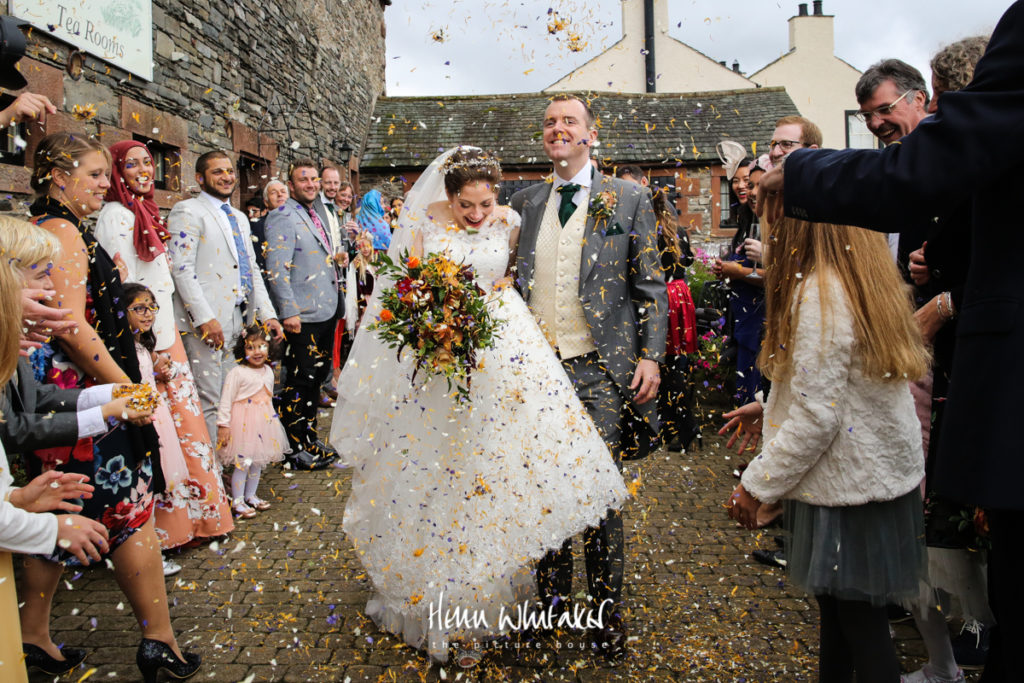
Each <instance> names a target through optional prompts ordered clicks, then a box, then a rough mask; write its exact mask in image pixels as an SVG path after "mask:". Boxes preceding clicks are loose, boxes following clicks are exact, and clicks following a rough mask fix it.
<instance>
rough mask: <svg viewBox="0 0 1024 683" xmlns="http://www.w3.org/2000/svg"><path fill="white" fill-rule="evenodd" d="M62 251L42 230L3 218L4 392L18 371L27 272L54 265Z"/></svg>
mask: <svg viewBox="0 0 1024 683" xmlns="http://www.w3.org/2000/svg"><path fill="white" fill-rule="evenodd" d="M59 251H60V244H59V242H57V239H56V238H55V237H53V236H52V235H51V234H50V233H48V232H47V231H45V230H43V229H42V228H37V227H36V226H34V225H32V224H31V223H29V222H27V221H23V220H19V219H17V218H11V217H10V216H0V388H2V387H3V386H4V385H5V384H7V382H8V381H10V379H11V376H12V375H14V371H15V370H16V369H17V367H18V340H19V339H20V337H21V334H22V322H21V320H22V316H23V313H22V308H21V290H22V288H23V287H24V286H25V275H24V271H25V270H27V269H29V268H31V267H32V266H35V265H39V264H41V263H48V262H52V261H53V260H54V259H55V258H56V257H57V253H58V252H59Z"/></svg>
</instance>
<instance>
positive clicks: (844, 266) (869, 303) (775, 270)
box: [758, 218, 929, 381]
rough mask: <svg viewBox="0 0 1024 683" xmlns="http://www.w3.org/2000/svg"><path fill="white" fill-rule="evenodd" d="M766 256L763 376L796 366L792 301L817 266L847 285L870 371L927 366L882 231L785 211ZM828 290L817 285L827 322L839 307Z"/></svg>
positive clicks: (881, 375)
mask: <svg viewBox="0 0 1024 683" xmlns="http://www.w3.org/2000/svg"><path fill="white" fill-rule="evenodd" d="M765 256H766V258H765V280H764V285H765V298H766V317H765V320H766V322H767V329H766V332H765V338H764V343H763V344H762V345H761V353H760V355H759V356H758V365H759V366H760V367H761V370H762V372H763V373H764V374H765V376H767V377H769V378H771V379H772V380H773V381H782V380H785V379H787V378H788V377H789V374H790V373H791V372H792V370H793V368H792V356H791V351H792V345H793V335H794V333H795V331H796V327H797V322H798V316H799V309H798V307H797V306H794V302H795V301H797V297H799V296H801V295H802V292H803V288H804V285H805V283H806V282H807V279H808V277H809V276H810V275H811V274H814V273H817V274H818V276H819V278H821V277H822V276H825V275H830V276H832V277H833V278H835V280H836V281H838V283H839V284H840V285H841V286H842V288H843V292H844V293H845V295H846V298H847V300H848V302H849V310H850V315H851V316H852V317H853V333H854V338H855V342H856V343H855V346H854V349H855V353H856V354H858V356H859V357H860V360H861V362H862V366H863V369H864V374H865V375H866V376H868V377H872V378H874V379H877V380H881V381H897V380H899V381H903V380H906V379H912V380H913V379H917V378H918V377H921V376H922V375H924V373H925V372H926V371H927V369H928V363H929V356H928V351H927V349H926V348H925V346H924V343H923V342H922V339H921V332H920V330H919V329H918V326H917V323H916V322H915V320H914V311H913V306H912V303H911V300H910V292H909V288H908V287H907V285H906V284H905V283H904V282H903V280H902V279H901V278H900V275H899V272H898V271H897V270H896V265H895V264H894V263H893V260H892V255H891V253H890V252H889V247H888V245H887V243H886V240H885V237H884V236H883V235H882V234H881V233H877V232H872V231H870V230H864V229H861V228H854V227H850V226H846V225H824V224H819V223H808V222H806V221H798V220H795V219H792V218H784V219H782V220H781V221H779V222H778V223H777V224H776V225H772V226H769V227H768V247H767V251H766V255H765ZM819 281H820V280H819ZM823 284H824V283H823ZM831 289H832V288H831V287H828V286H821V287H819V292H820V300H821V312H822V319H823V320H825V321H826V322H825V325H827V324H828V322H827V321H828V318H829V316H830V315H831V313H832V310H834V309H833V308H832V306H831ZM822 333H823V334H824V326H823V332H822Z"/></svg>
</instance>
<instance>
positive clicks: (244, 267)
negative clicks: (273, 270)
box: [220, 204, 252, 301]
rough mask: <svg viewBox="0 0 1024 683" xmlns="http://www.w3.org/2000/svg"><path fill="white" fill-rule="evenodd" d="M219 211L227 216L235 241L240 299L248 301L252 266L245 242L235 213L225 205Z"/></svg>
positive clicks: (250, 291)
mask: <svg viewBox="0 0 1024 683" xmlns="http://www.w3.org/2000/svg"><path fill="white" fill-rule="evenodd" d="M220 210H221V211H223V212H224V213H225V214H227V217H228V223H230V224H231V237H232V238H234V240H235V251H236V252H238V274H239V277H240V278H241V279H242V298H243V299H244V300H246V301H248V300H249V295H250V294H252V265H251V264H250V263H249V250H248V249H246V248H245V241H244V239H243V238H242V231H241V230H239V229H238V220H237V219H236V218H235V212H234V211H232V210H231V207H230V206H228V205H227V204H221V205H220Z"/></svg>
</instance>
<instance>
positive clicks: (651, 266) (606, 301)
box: [511, 171, 668, 436]
mask: <svg viewBox="0 0 1024 683" xmlns="http://www.w3.org/2000/svg"><path fill="white" fill-rule="evenodd" d="M592 181H593V182H592V183H591V186H590V198H591V201H593V198H594V196H595V195H596V194H597V193H599V192H613V193H614V194H615V195H616V197H617V198H618V199H617V202H616V205H615V211H614V214H613V215H612V217H611V219H601V220H595V219H594V218H593V217H591V216H588V217H587V225H586V228H585V230H584V233H583V257H582V259H581V260H580V282H579V296H580V302H581V303H582V304H583V313H584V316H585V317H586V320H587V326H588V327H589V328H590V333H591V335H592V336H593V338H594V343H595V345H596V346H597V353H598V356H599V357H600V358H601V362H602V364H603V365H604V367H605V368H606V369H607V370H608V373H609V374H610V375H611V377H612V379H613V380H614V381H615V383H616V385H617V386H618V387H619V390H620V391H621V392H622V395H623V397H625V398H627V399H628V398H630V397H632V395H633V391H631V390H630V389H629V385H630V383H631V382H632V381H633V373H634V372H635V371H636V366H637V362H638V361H639V360H640V359H642V358H649V359H651V360H654V361H657V362H659V363H660V362H663V361H664V359H665V336H666V334H667V332H668V319H667V316H668V297H667V294H666V292H665V278H664V274H663V272H662V268H661V262H660V260H659V258H658V235H657V229H656V227H655V218H654V209H653V207H652V206H651V195H650V192H649V191H648V190H647V189H646V188H643V187H641V186H640V185H637V184H636V183H631V182H628V181H625V180H620V179H618V178H611V177H608V176H605V175H602V174H601V173H599V172H596V171H595V172H594V175H593V177H592ZM551 187H552V184H551V183H539V184H537V185H532V186H530V187H527V188H526V189H523V190H520V191H519V192H517V193H516V194H514V195H513V196H512V199H511V205H512V208H513V209H515V210H516V211H517V212H518V213H519V215H520V216H521V217H522V220H523V222H522V227H521V228H520V233H519V253H518V258H517V261H516V266H517V271H518V272H517V276H516V282H517V285H518V287H519V291H520V292H522V295H523V298H524V299H525V300H526V301H527V303H529V301H530V295H531V294H532V287H533V265H534V257H535V250H536V246H537V234H538V232H539V230H540V223H541V220H543V217H544V210H545V208H546V206H547V202H548V197H549V196H550V195H551ZM657 403H658V402H657V401H656V400H652V401H648V402H647V403H645V404H643V405H640V406H637V405H635V404H632V403H631V402H629V405H630V406H631V407H632V409H633V410H634V411H635V412H636V413H637V414H638V415H639V416H640V417H641V418H642V419H643V423H644V425H645V426H646V427H647V431H648V432H649V433H650V435H651V436H654V435H656V434H657V431H658V426H657V425H658V416H657Z"/></svg>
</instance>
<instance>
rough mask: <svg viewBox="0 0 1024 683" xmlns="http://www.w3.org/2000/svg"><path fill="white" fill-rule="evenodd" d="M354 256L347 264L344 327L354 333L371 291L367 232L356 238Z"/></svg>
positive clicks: (372, 273) (370, 240) (373, 270)
mask: <svg viewBox="0 0 1024 683" xmlns="http://www.w3.org/2000/svg"><path fill="white" fill-rule="evenodd" d="M356 251H357V254H356V257H355V258H354V259H353V260H352V263H351V264H349V268H348V282H347V283H346V286H345V290H346V300H345V327H346V329H348V330H350V331H351V333H352V334H355V333H356V331H357V330H358V329H359V322H360V321H361V320H362V318H363V313H364V312H365V311H366V302H367V300H368V299H369V297H370V294H372V293H373V282H374V276H375V275H376V272H377V269H376V268H375V267H374V265H373V262H374V251H373V236H372V235H370V233H368V232H364V233H363V234H362V235H360V236H359V237H357V238H356Z"/></svg>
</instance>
